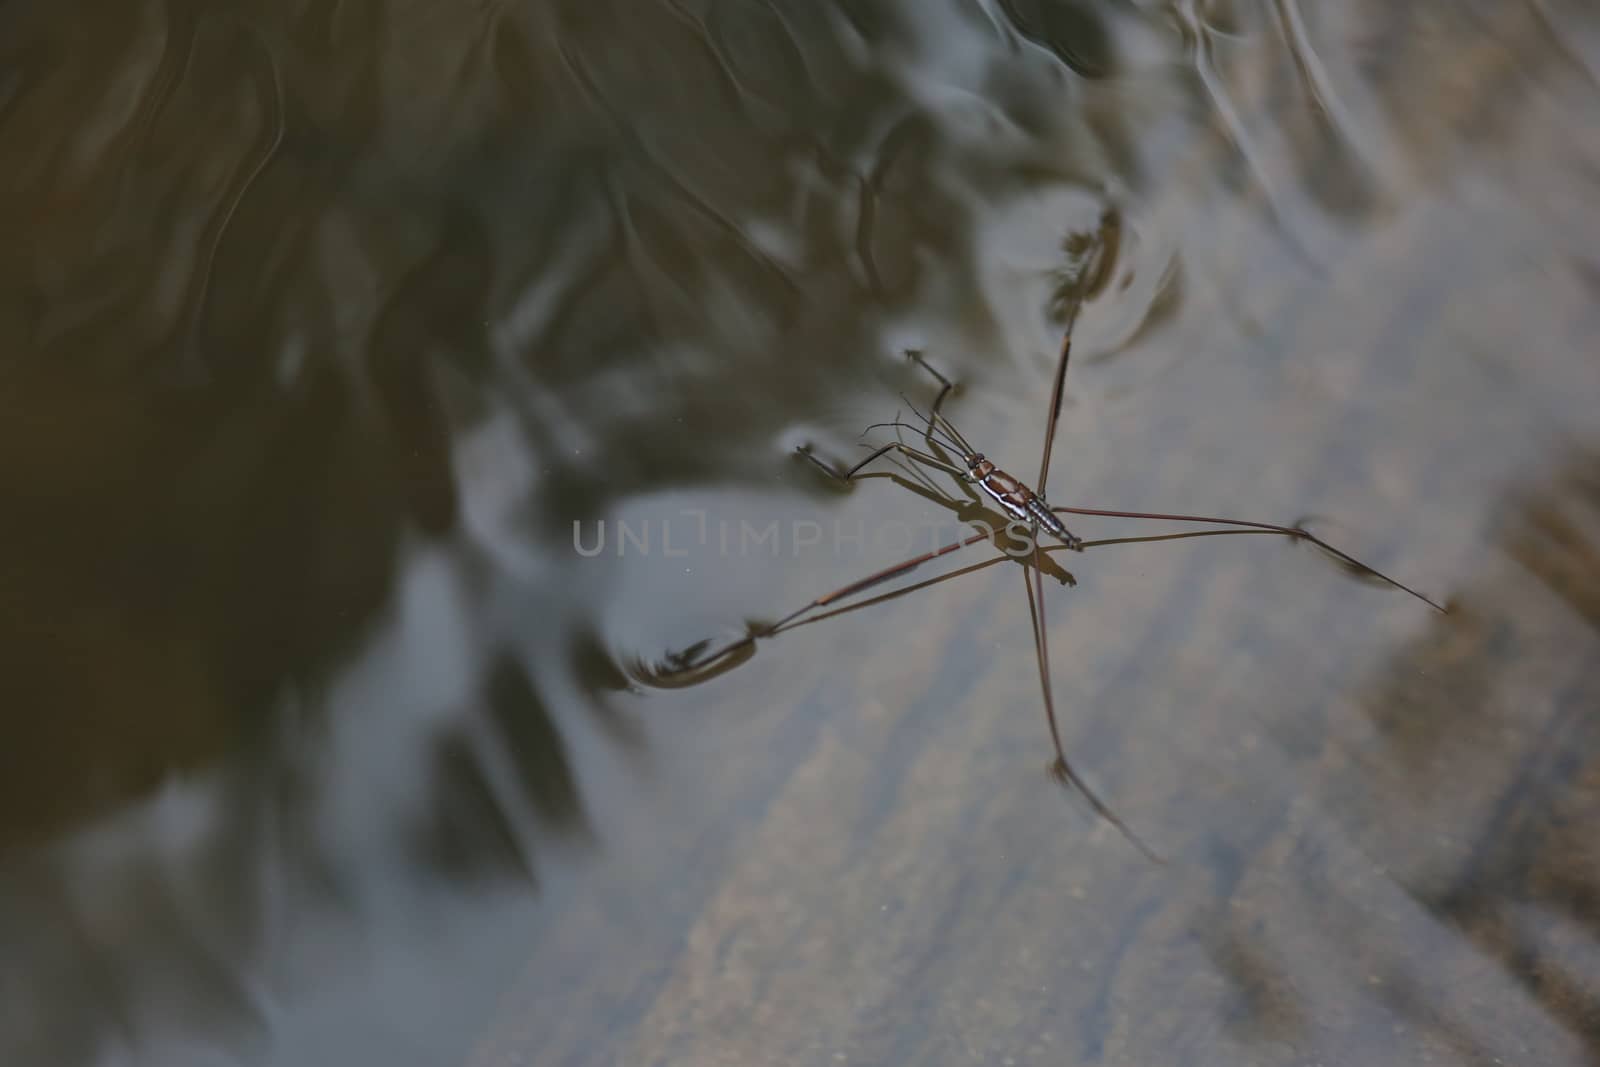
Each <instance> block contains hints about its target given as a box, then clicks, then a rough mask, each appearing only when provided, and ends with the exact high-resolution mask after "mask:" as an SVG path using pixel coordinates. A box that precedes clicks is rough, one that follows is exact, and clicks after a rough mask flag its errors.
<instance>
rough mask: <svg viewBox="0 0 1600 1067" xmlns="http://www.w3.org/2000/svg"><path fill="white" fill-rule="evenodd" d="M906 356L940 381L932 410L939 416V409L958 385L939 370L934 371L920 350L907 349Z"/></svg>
mask: <svg viewBox="0 0 1600 1067" xmlns="http://www.w3.org/2000/svg"><path fill="white" fill-rule="evenodd" d="M906 356H907V357H908V358H909V359H910V360H911V362H913V363H915V364H916V365H917V366H919V367H921V368H922V369H923V370H925V371H927V372H928V373H929V374H931V375H933V376H934V377H935V378H936V379H938V381H939V395H938V396H936V397H934V398H933V409H932V410H933V413H934V415H938V414H939V409H940V408H942V407H943V406H944V400H945V397H947V396H949V395H950V392H951V390H953V389H955V387H956V383H955V382H952V381H951V380H950V379H949V378H946V377H945V376H944V375H942V374H940V373H939V372H938V371H937V370H935V369H934V367H933V364H931V363H929V362H928V361H927V360H925V359H923V358H922V352H921V350H920V349H916V348H908V349H906Z"/></svg>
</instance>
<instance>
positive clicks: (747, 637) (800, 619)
mask: <svg viewBox="0 0 1600 1067" xmlns="http://www.w3.org/2000/svg"><path fill="white" fill-rule="evenodd" d="M1116 232H1117V221H1116V216H1115V215H1114V214H1112V213H1109V212H1108V213H1107V214H1106V215H1105V216H1104V217H1103V218H1102V220H1101V224H1100V229H1099V232H1098V234H1096V235H1095V236H1094V237H1093V238H1092V239H1091V240H1092V247H1091V248H1089V250H1088V253H1087V255H1088V259H1087V261H1086V264H1085V267H1084V269H1083V270H1082V271H1080V272H1079V273H1078V275H1077V277H1076V279H1074V281H1073V283H1072V284H1071V285H1070V286H1069V287H1068V289H1067V290H1066V293H1065V296H1064V298H1063V303H1064V309H1065V320H1066V321H1065V326H1064V329H1063V333H1062V340H1061V353H1060V356H1059V357H1058V359H1057V361H1056V370H1055V379H1054V381H1053V383H1052V385H1051V389H1050V406H1049V411H1048V415H1047V417H1046V421H1045V432H1044V448H1043V454H1042V456H1041V457H1040V460H1039V477H1038V479H1037V480H1036V481H1035V482H1034V483H1033V484H1034V485H1036V486H1038V487H1039V489H1038V490H1035V489H1033V488H1031V487H1029V486H1028V485H1027V484H1025V483H1023V482H1022V481H1021V480H1020V479H1018V478H1016V477H1013V476H1012V475H1010V474H1007V473H1006V472H1005V471H1003V470H1001V469H1000V468H999V467H998V466H996V465H995V463H994V462H993V461H992V460H990V459H988V458H987V457H986V456H984V454H983V453H982V452H979V451H978V450H977V449H976V448H974V447H973V446H972V444H971V442H969V441H968V440H967V438H966V437H965V436H963V435H962V433H961V431H960V430H958V429H957V428H956V426H955V424H954V423H952V422H951V421H950V419H949V418H947V417H946V416H945V414H944V412H943V407H944V403H945V400H946V399H948V398H949V396H950V394H951V392H952V391H953V390H954V389H955V383H954V382H952V381H951V380H950V379H949V378H946V377H945V376H944V375H943V374H941V373H939V371H938V370H936V369H934V367H933V366H932V365H930V364H929V363H928V362H927V361H926V360H924V359H923V358H922V354H921V353H920V352H916V351H912V352H908V353H907V356H908V357H909V358H910V359H911V360H912V362H914V363H915V364H916V365H917V366H918V367H920V368H921V369H922V370H924V371H926V372H927V373H928V374H929V375H931V376H932V377H933V378H934V380H935V381H937V382H938V384H939V391H938V393H937V394H936V396H935V397H934V400H933V404H932V406H931V407H930V408H929V409H928V411H927V412H926V413H924V412H923V411H921V410H920V409H919V408H918V407H917V406H916V405H915V404H913V403H911V401H910V400H906V403H907V405H908V406H910V408H911V410H912V412H913V413H914V414H915V416H916V418H917V421H918V424H912V423H907V422H904V421H902V420H901V418H900V416H899V415H898V414H897V415H896V417H895V418H894V419H892V420H890V421H888V422H880V423H873V424H872V425H870V426H868V427H867V428H866V430H864V431H863V433H866V432H868V431H871V430H877V429H892V430H894V431H895V440H893V441H890V442H888V443H887V444H883V445H879V446H877V447H874V448H873V449H872V451H871V452H870V453H869V454H868V455H867V457H866V458H865V459H863V460H861V461H860V462H859V463H856V464H855V465H854V466H852V467H849V468H847V469H843V470H840V469H837V468H835V467H832V466H829V465H828V464H827V463H825V462H823V461H822V460H820V459H818V458H817V457H816V456H815V455H814V454H813V453H812V451H811V448H810V447H809V446H806V445H802V446H801V447H800V448H799V449H798V450H797V451H798V452H799V454H800V455H802V456H804V457H805V458H806V459H807V460H808V461H810V462H811V463H812V464H814V465H815V466H816V467H817V468H819V469H820V470H821V471H823V472H824V473H825V474H827V475H828V476H829V477H830V478H832V479H835V480H838V481H841V482H845V483H849V482H853V481H855V480H857V479H858V478H867V477H874V476H883V475H882V474H864V473H863V471H864V470H865V468H866V467H867V466H868V465H870V464H872V463H874V462H875V461H877V460H880V459H885V458H887V459H890V460H894V459H897V458H902V457H903V459H904V460H905V461H909V464H915V465H916V467H912V466H910V465H909V464H908V463H901V464H897V465H898V466H900V468H901V469H902V470H903V471H905V472H906V473H909V474H912V475H913V477H916V478H917V480H918V481H919V482H921V485H920V486H918V485H913V484H911V482H909V481H906V480H905V479H904V478H901V477H899V476H894V475H889V477H891V478H893V480H894V481H896V482H898V483H900V484H901V485H903V486H905V487H906V488H908V489H911V490H912V491H913V492H916V493H918V494H919V495H921V496H925V497H928V498H930V499H933V500H936V501H939V502H941V503H943V504H945V505H946V506H949V507H951V508H952V509H956V510H960V509H961V508H962V505H961V504H960V502H958V501H956V500H954V499H953V498H951V497H949V496H947V495H945V494H942V493H940V492H939V491H938V490H937V488H936V487H935V486H934V485H933V483H932V482H931V480H930V479H929V478H928V477H927V476H926V474H924V473H922V472H920V471H918V470H917V469H916V468H918V467H920V468H923V470H924V471H936V472H939V473H942V474H946V475H948V476H950V477H951V478H952V479H953V480H954V481H955V484H956V485H957V486H958V487H959V488H960V490H961V492H962V493H963V494H964V495H965V496H966V497H967V500H968V502H969V504H970V505H972V506H977V505H978V504H979V503H980V498H979V497H978V496H977V494H976V493H975V492H974V491H973V487H974V486H976V487H977V489H978V490H981V491H982V493H983V494H984V495H985V496H986V497H988V499H989V502H991V503H992V504H993V505H995V506H997V507H998V509H999V511H1000V512H1001V513H1002V514H1003V515H1004V516H1005V517H1006V518H1007V520H1008V526H1007V529H1008V530H1013V531H1016V530H1020V531H1021V532H1022V533H1023V534H1025V535H1027V536H1026V537H1025V538H1024V539H1023V540H1024V542H1025V547H1023V548H1021V549H1014V548H1011V547H1006V548H1004V551H1005V552H1006V553H1007V555H1005V556H1000V557H997V558H993V559H989V560H986V561H984V562H982V563H978V564H974V565H972V566H969V567H965V568H962V569H960V570H957V571H953V572H951V573H948V574H943V575H940V576H938V577H936V578H931V579H928V580H927V581H923V582H920V583H918V584H916V585H911V586H907V587H904V588H901V589H896V590H894V591H892V592H889V593H884V594H880V595H878V596H875V597H872V598H870V599H866V600H858V601H854V602H851V603H847V604H842V605H841V604H840V602H841V601H849V600H850V598H852V597H856V596H858V595H859V594H861V593H864V592H866V591H867V590H869V589H872V588H874V587H876V586H878V585H881V584H883V583H884V582H888V581H891V580H893V579H895V578H898V577H901V576H902V575H905V574H909V573H910V572H912V571H914V570H916V569H917V568H919V567H921V566H922V565H923V564H925V563H929V562H932V561H933V560H935V559H939V558H941V557H943V556H947V555H949V554H951V553H952V552H957V551H959V550H961V549H963V548H967V547H969V546H971V545H974V544H977V543H978V542H979V541H983V540H990V539H994V538H995V537H996V531H995V530H994V529H993V528H984V527H980V528H978V529H977V531H976V532H975V533H972V534H970V535H969V536H967V537H965V538H962V539H960V540H957V541H954V542H952V543H951V544H948V545H943V546H940V547H937V548H935V549H933V550H932V551H930V552H925V553H923V554H921V555H918V556H914V557H912V558H910V559H907V560H903V561H901V562H899V563H896V564H894V565H893V566H890V567H885V568H883V569H882V570H879V571H874V572H873V573H872V574H869V575H867V576H866V577H864V578H859V579H857V580H856V581H853V582H851V583H849V584H848V585H844V586H841V587H840V588H838V589H835V590H833V591H832V592H829V593H825V594H823V595H822V596H819V597H817V598H816V599H815V600H812V601H811V602H809V603H807V604H805V605H804V606H802V607H800V608H797V609H796V610H794V611H791V612H790V613H789V614H787V615H784V616H783V617H782V618H780V619H779V620H778V621H777V622H770V623H768V622H751V623H748V624H747V628H746V632H745V634H744V635H743V636H742V637H738V638H735V639H733V640H731V641H729V642H727V643H725V644H723V645H721V646H720V647H715V648H713V646H712V642H711V641H710V640H705V641H700V642H697V643H695V644H693V645H691V646H689V647H688V648H686V649H683V650H682V651H680V652H675V653H670V654H668V655H667V656H666V657H665V658H664V659H663V660H662V662H661V663H659V664H658V665H656V666H655V667H654V668H652V669H650V670H648V671H645V672H642V673H645V674H647V675H648V677H649V681H650V683H651V684H653V685H656V686H661V687H667V688H680V687H685V686H689V685H695V684H698V683H700V682H703V681H707V680H709V679H711V678H714V677H716V676H717V675H720V674H723V673H725V672H726V671H729V670H732V669H733V668H735V667H737V666H739V665H740V664H742V663H744V662H745V661H746V660H748V659H749V658H750V657H751V656H753V655H754V654H755V650H756V643H757V641H759V640H761V639H763V638H770V637H776V636H777V635H778V634H780V633H783V632H784V631H786V630H792V629H795V628H797V627H799V626H805V625H809V624H811V623H816V622H821V621H823V620H824V619H829V618H833V617H835V616H837V615H842V614H845V613H847V612H852V611H858V610H860V609H862V608H865V607H869V606H871V605H873V604H880V603H883V602H885V601H888V600H893V599H896V598H898V597H901V596H905V595H907V594H909V593H912V592H915V591H917V590H920V589H925V588H927V587H928V586H931V585H937V584H938V583H940V582H945V581H949V580H950V579H952V578H957V577H960V576H961V575H963V574H970V573H972V572H974V571H977V570H983V569H985V568H987V567H990V566H993V565H995V564H997V563H1004V562H1006V560H1007V557H1008V556H1010V557H1012V558H1015V559H1016V561H1017V562H1019V563H1021V564H1022V565H1023V585H1024V588H1025V589H1026V590H1027V596H1028V614H1029V618H1030V621H1031V623H1032V626H1033V644H1034V658H1035V659H1036V660H1037V661H1038V668H1039V690H1040V693H1041V696H1042V698H1043V701H1044V713H1045V721H1046V723H1047V724H1048V726H1049V728H1050V740H1051V743H1052V745H1053V746H1054V748H1055V760H1054V761H1053V763H1052V764H1051V768H1050V770H1051V774H1052V775H1053V776H1054V777H1055V778H1056V780H1057V781H1059V782H1060V783H1061V784H1062V785H1063V786H1066V787H1069V788H1075V789H1077V790H1078V792H1079V793H1081V794H1082V795H1083V797H1084V798H1085V799H1086V800H1087V801H1088V802H1089V805H1090V807H1091V808H1093V809H1094V811H1095V813H1096V814H1097V815H1099V816H1100V817H1101V818H1102V819H1105V820H1106V821H1107V822H1108V823H1110V824H1111V825H1112V826H1114V827H1116V829H1117V830H1118V831H1120V832H1121V833H1122V835H1123V836H1124V837H1126V838H1127V839H1128V840H1129V841H1130V842H1131V843H1132V844H1133V845H1134V846H1135V847H1136V848H1138V849H1139V850H1140V851H1141V852H1143V853H1144V854H1145V855H1146V856H1148V857H1149V858H1151V859H1152V860H1155V861H1157V862H1161V858H1160V857H1159V856H1158V855H1156V853H1155V852H1154V851H1152V850H1151V849H1150V847H1149V846H1148V845H1146V844H1145V843H1144V842H1143V841H1142V840H1141V839H1140V838H1139V837H1138V835H1136V834H1135V833H1134V832H1133V831H1132V830H1131V829H1130V828H1129V827H1128V826H1127V824H1125V823H1124V822H1123V821H1122V820H1121V819H1120V818H1119V817H1118V816H1117V815H1116V813H1115V812H1113V811H1112V810H1111V808H1110V807H1109V806H1107V805H1106V803H1105V802H1104V801H1102V800H1101V799H1100V797H1099V795H1098V794H1097V793H1095V792H1094V790H1092V789H1091V788H1090V787H1089V785H1088V783H1086V782H1085V781H1084V780H1083V778H1082V777H1081V776H1080V775H1079V774H1078V772H1077V770H1076V769H1074V767H1073V765H1072V763H1071V762H1070V761H1069V760H1068V759H1067V755H1066V749H1065V748H1064V746H1063V745H1062V743H1061V731H1060V729H1059V727H1058V726H1057V721H1056V709H1055V697H1054V695H1053V691H1052V688H1051V685H1050V650H1049V644H1048V627H1047V624H1046V621H1045V601H1044V575H1045V574H1046V573H1050V574H1052V575H1053V576H1054V577H1056V578H1058V579H1059V580H1061V581H1063V582H1071V581H1072V578H1071V575H1070V574H1067V573H1066V572H1065V571H1063V570H1061V568H1060V567H1059V566H1058V565H1057V564H1055V563H1054V562H1053V561H1051V560H1050V558H1049V557H1050V555H1051V554H1054V553H1057V552H1062V551H1071V552H1081V551H1083V550H1084V549H1085V548H1090V547H1095V546H1104V545H1113V544H1128V543H1134V542H1140V543H1142V542H1155V541H1169V540H1182V539H1187V538H1194V537H1219V536H1229V535H1240V534H1269V535H1275V536H1280V537H1288V538H1291V539H1293V540H1296V541H1304V542H1307V543H1310V544H1312V545H1314V546H1316V547H1317V548H1319V549H1321V550H1322V551H1323V552H1325V553H1326V554H1328V555H1329V556H1330V557H1332V558H1333V560H1335V561H1336V562H1337V563H1339V564H1340V565H1341V566H1342V567H1344V568H1345V569H1346V570H1348V571H1349V572H1351V573H1352V574H1355V575H1357V576H1360V577H1363V578H1367V579H1370V580H1373V581H1376V582H1380V583H1382V584H1385V585H1389V586H1391V587H1393V588H1395V589H1398V590H1400V591H1402V592H1404V593H1408V594H1410V595H1411V596H1413V597H1415V598H1416V599H1418V600H1420V601H1422V602H1423V603H1425V604H1427V605H1428V606H1429V607H1431V608H1433V609H1434V610H1436V611H1439V612H1441V613H1446V609H1445V608H1444V607H1443V606H1441V605H1440V604H1438V603H1436V602H1435V601H1433V600H1431V599H1429V598H1428V597H1426V596H1424V595H1423V594H1421V593H1419V592H1417V591H1416V590H1415V589H1412V588H1411V587H1410V586H1407V585H1404V584H1402V583H1400V582H1398V581H1396V580H1395V579H1393V578H1391V577H1389V576H1388V575H1387V574H1384V573H1383V572H1382V571H1379V570H1377V569H1376V568H1374V567H1371V566H1368V565H1367V564H1365V563H1363V562H1361V561H1360V560H1358V559H1356V558H1355V557H1354V556H1351V555H1349V554H1348V553H1346V552H1344V551H1341V550H1340V549H1337V548H1335V547H1334V546H1333V545H1331V544H1329V543H1328V542H1327V541H1324V540H1323V539H1321V538H1320V537H1317V536H1316V535H1315V534H1313V533H1311V532H1310V531H1309V530H1307V529H1305V528H1304V525H1303V524H1304V523H1305V522H1306V521H1308V520H1306V519H1301V520H1299V521H1298V522H1297V523H1296V524H1295V525H1292V526H1282V525H1278V524H1276V523H1268V522H1256V521H1254V520H1250V519H1235V518H1228V517H1223V516H1214V515H1180V514H1170V513H1164V512H1150V511H1120V510H1113V509H1109V508H1087V507H1063V506H1053V505H1051V504H1050V503H1049V502H1048V501H1047V500H1046V499H1045V496H1044V492H1043V489H1044V486H1045V484H1046V481H1047V479H1048V477H1049V474H1050V454H1051V449H1052V446H1053V445H1054V443H1055V436H1056V428H1057V425H1058V424H1059V423H1060V419H1061V403H1062V398H1063V394H1064V390H1065V386H1066V377H1067V364H1068V362H1069V361H1070V358H1071V354H1072V330H1073V326H1074V324H1075V323H1076V321H1077V317H1078V313H1079V311H1080V310H1081V309H1082V307H1083V305H1084V303H1085V302H1086V300H1088V299H1089V298H1090V297H1091V296H1093V295H1094V294H1095V293H1096V292H1098V291H1099V289H1100V288H1102V287H1103V286H1104V284H1105V281H1106V279H1107V277H1108V276H1109V273H1110V255H1109V254H1108V250H1109V249H1110V248H1111V247H1112V246H1113V245H1114V242H1115V234H1116ZM1069 251H1071V248H1070V246H1069ZM902 430H913V431H916V432H917V433H918V434H920V436H921V444H922V445H923V447H922V448H917V447H914V446H912V445H909V444H907V443H906V442H905V440H904V438H903V437H902V436H901V434H900V431H902ZM1061 515H1092V516H1100V517H1107V518H1124V519H1153V520H1158V521H1163V522H1192V523H1204V524H1206V525H1210V526H1225V527H1231V529H1221V530H1216V529H1212V530H1198V531H1189V532H1183V533H1167V534H1158V535H1153V536H1141V537H1122V538H1113V539H1107V540H1100V541H1085V540H1083V539H1081V538H1079V537H1078V536H1077V535H1076V534H1074V533H1072V531H1070V530H1069V529H1067V527H1066V525H1065V524H1064V523H1063V521H1062V520H1061V518H1060V516H1061ZM974 525H976V524H974ZM1041 535H1048V536H1049V537H1050V538H1052V539H1054V540H1055V541H1056V542H1058V543H1057V544H1054V545H1051V546H1049V547H1046V546H1045V545H1044V544H1043V543H1042V541H1041ZM997 547H1000V546H999V545H998V544H997ZM834 605H840V606H837V607H834ZM830 608H831V610H824V609H830Z"/></svg>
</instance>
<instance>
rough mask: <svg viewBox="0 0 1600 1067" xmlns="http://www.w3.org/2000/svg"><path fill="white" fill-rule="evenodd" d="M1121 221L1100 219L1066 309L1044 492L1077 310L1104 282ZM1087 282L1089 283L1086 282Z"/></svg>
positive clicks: (1039, 484)
mask: <svg viewBox="0 0 1600 1067" xmlns="http://www.w3.org/2000/svg"><path fill="white" fill-rule="evenodd" d="M1119 227H1120V223H1119V222H1118V220H1117V216H1116V215H1115V214H1113V213H1111V212H1107V213H1106V214H1105V215H1104V216H1102V218H1101V220H1100V231H1099V232H1098V233H1097V234H1096V235H1095V238H1094V240H1095V249H1094V251H1093V253H1091V255H1092V257H1093V258H1091V259H1090V260H1089V262H1088V263H1086V264H1084V269H1083V270H1082V271H1081V272H1080V274H1079V277H1078V279H1077V280H1076V281H1075V282H1074V283H1073V286H1072V289H1073V292H1072V303H1071V304H1070V305H1069V306H1068V308H1067V322H1066V326H1065V327H1064V328H1063V329H1062V331H1061V355H1060V356H1059V357H1058V358H1057V359H1056V376H1055V378H1054V379H1053V380H1052V381H1051V383H1050V414H1049V417H1048V418H1047V419H1046V420H1045V426H1044V453H1043V455H1041V456H1040V457H1039V480H1038V481H1036V482H1034V483H1033V485H1034V488H1035V489H1037V490H1038V491H1039V492H1041V493H1042V492H1045V483H1046V482H1047V481H1048V480H1049V478H1050V452H1051V450H1052V449H1053V448H1055V443H1056V425H1057V424H1058V423H1059V422H1060V421H1061V402H1062V400H1063V399H1064V398H1065V396H1066V386H1067V364H1068V363H1070V362H1071V360H1072V329H1073V327H1074V326H1076V325H1077V324H1078V312H1079V311H1081V310H1083V302H1084V300H1085V299H1087V297H1088V295H1089V294H1090V293H1091V292H1095V291H1098V289H1099V288H1100V287H1101V286H1103V285H1104V284H1105V278H1104V274H1105V268H1106V267H1107V266H1108V263H1107V261H1106V257H1108V256H1110V255H1111V254H1112V252H1111V251H1110V250H1109V249H1110V248H1112V247H1114V246H1115V244H1116V241H1117V235H1118V233H1119V232H1120V231H1119ZM1085 281H1087V282H1088V283H1089V284H1087V285H1085V284H1084V282H1085Z"/></svg>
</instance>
